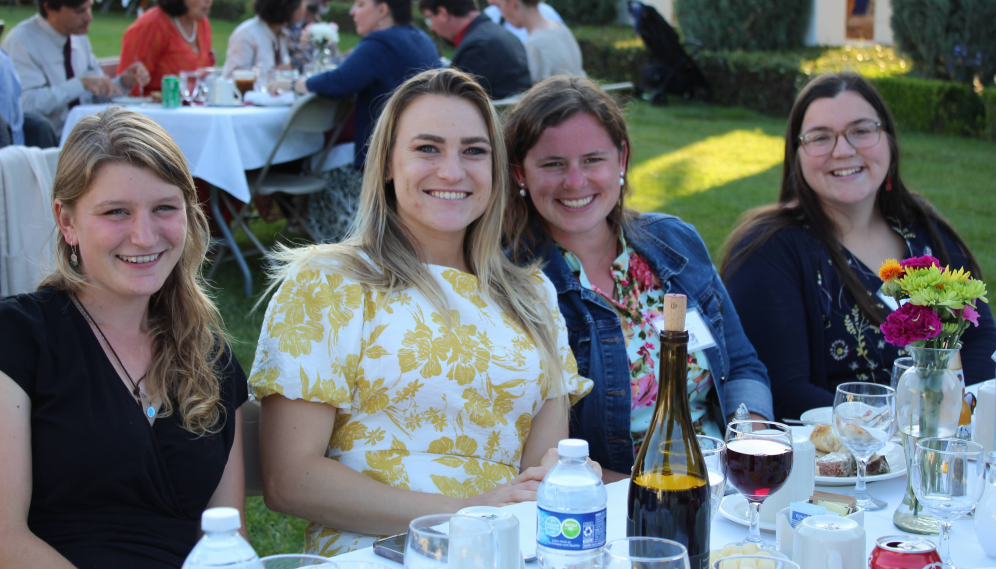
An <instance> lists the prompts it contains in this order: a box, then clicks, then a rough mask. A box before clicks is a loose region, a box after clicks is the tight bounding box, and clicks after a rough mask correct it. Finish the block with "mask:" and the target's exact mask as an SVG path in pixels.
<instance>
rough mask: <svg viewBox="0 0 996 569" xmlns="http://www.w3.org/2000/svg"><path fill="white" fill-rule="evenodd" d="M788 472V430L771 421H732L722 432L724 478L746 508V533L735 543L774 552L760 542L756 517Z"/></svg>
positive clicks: (789, 430)
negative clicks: (723, 436) (743, 537)
mask: <svg viewBox="0 0 996 569" xmlns="http://www.w3.org/2000/svg"><path fill="white" fill-rule="evenodd" d="M791 472H792V429H791V427H789V426H787V425H783V424H781V423H774V422H771V421H733V422H732V423H730V424H729V427H727V430H726V475H727V479H728V480H729V482H730V484H732V485H733V487H734V488H736V489H737V490H739V491H740V493H741V494H743V496H744V498H746V499H747V503H748V507H749V508H750V531H749V532H748V533H747V538H746V539H744V540H743V541H741V542H740V543H738V544H737V545H739V546H741V547H742V546H744V545H747V544H748V543H754V544H757V546H758V547H759V548H761V549H764V550H767V551H774V550H775V548H774V547H772V546H770V545H768V544H767V543H765V542H764V541H763V540H762V539H761V531H760V528H759V527H758V513H759V512H760V510H761V503H763V502H764V499H765V498H767V497H768V496H770V495H771V494H774V493H775V492H777V491H778V489H779V488H781V487H782V485H783V484H785V481H786V480H788V477H789V474H790V473H791Z"/></svg>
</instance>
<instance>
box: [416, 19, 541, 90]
mask: <svg viewBox="0 0 996 569" xmlns="http://www.w3.org/2000/svg"><path fill="white" fill-rule="evenodd" d="M418 7H419V10H421V11H422V13H423V14H424V15H425V17H426V18H427V19H428V21H429V27H430V28H432V31H433V32H435V33H436V35H438V36H440V37H441V38H443V39H445V40H446V41H448V42H450V43H452V44H453V45H455V46H456V51H455V52H454V53H453V63H452V65H453V67H456V68H458V69H461V70H463V71H466V72H467V73H470V74H471V75H474V76H475V77H476V78H477V81H478V82H479V83H480V84H481V86H482V87H484V89H485V90H486V91H487V92H488V94H489V95H490V96H491V98H492V99H504V98H505V97H509V96H511V95H515V94H517V93H521V92H522V91H525V90H526V89H528V88H529V87H530V86H532V80H531V79H530V77H529V64H528V63H527V61H526V50H525V48H524V47H522V43H521V42H520V41H519V40H518V39H517V38H516V37H515V36H513V35H512V34H511V33H510V32H508V31H507V30H505V29H504V28H502V27H501V26H499V25H498V24H496V23H494V22H492V21H491V18H488V17H487V16H485V15H484V14H482V13H481V12H480V10H478V9H477V3H476V2H475V0H419V3H418Z"/></svg>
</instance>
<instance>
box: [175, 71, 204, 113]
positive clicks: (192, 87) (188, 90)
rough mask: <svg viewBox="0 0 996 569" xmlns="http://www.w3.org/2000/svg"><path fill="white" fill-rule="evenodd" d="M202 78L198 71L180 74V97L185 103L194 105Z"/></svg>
mask: <svg viewBox="0 0 996 569" xmlns="http://www.w3.org/2000/svg"><path fill="white" fill-rule="evenodd" d="M200 84H201V78H200V75H198V73H197V71H181V72H180V97H181V98H182V99H183V102H184V103H187V104H188V105H190V104H193V102H194V99H196V98H197V90H198V89H199V88H200Z"/></svg>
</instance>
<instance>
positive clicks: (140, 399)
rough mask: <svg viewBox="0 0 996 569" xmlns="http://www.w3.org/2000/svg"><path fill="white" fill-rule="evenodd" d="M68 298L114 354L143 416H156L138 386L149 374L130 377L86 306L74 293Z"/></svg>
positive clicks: (150, 403) (146, 397)
mask: <svg viewBox="0 0 996 569" xmlns="http://www.w3.org/2000/svg"><path fill="white" fill-rule="evenodd" d="M70 298H72V299H73V304H75V305H76V308H78V309H79V311H80V313H82V314H83V317H84V318H86V321H87V322H88V323H89V324H90V325H91V326H93V328H94V330H96V331H97V334H99V335H100V337H101V339H102V340H104V343H105V344H107V347H108V348H110V350H111V354H113V355H114V359H115V360H117V362H118V365H119V366H121V369H122V370H124V373H125V377H127V378H128V381H129V382H130V383H131V386H132V387H133V388H134V389H132V392H131V394H132V395H133V396H134V397H135V400H136V401H138V402H139V404H141V405H142V409H143V411H144V412H145V416H146V417H148V418H149V419H152V418H154V417H155V416H156V408H155V407H154V406H153V405H152V402H151V401H149V395H148V394H147V393H145V391H143V390H142V389H140V388H139V387H138V386H139V385H141V383H142V380H143V379H145V376H147V375H149V374H148V372H146V373H144V374H142V377H140V378H138V381H135V380H134V379H132V378H131V374H130V373H128V368H126V367H125V366H124V364H123V363H121V358H119V357H118V353H117V352H115V351H114V346H112V345H111V342H110V340H108V339H107V336H105V335H104V331H103V330H101V329H100V326H97V323H96V322H94V320H93V317H92V316H90V313H89V312H87V309H86V307H84V306H83V304H82V303H81V302H80V301H79V299H77V298H76V295H71V296H70Z"/></svg>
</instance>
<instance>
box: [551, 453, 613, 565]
mask: <svg viewBox="0 0 996 569" xmlns="http://www.w3.org/2000/svg"><path fill="white" fill-rule="evenodd" d="M557 454H558V455H560V461H559V462H558V463H557V466H555V467H553V469H551V470H550V472H548V473H547V475H546V477H545V478H544V479H543V482H542V483H541V484H540V487H539V490H538V491H537V492H536V506H537V508H536V512H537V520H536V558H537V560H538V561H539V564H540V567H543V569H583V568H596V567H599V566H600V562H601V561H600V557H601V554H602V548H603V547H604V546H605V522H606V519H605V502H606V498H607V496H606V493H605V485H604V484H602V479H601V478H599V477H598V475H597V474H595V471H594V470H592V468H591V466H589V465H588V460H587V459H588V441H582V440H579V439H564V440H562V441H560V444H558V445H557Z"/></svg>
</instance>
